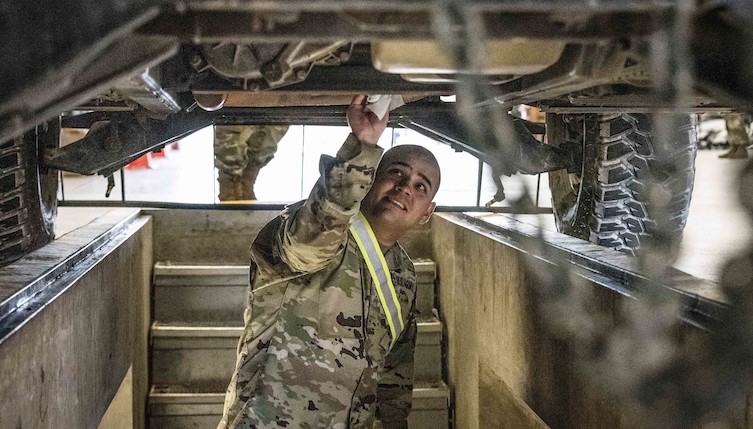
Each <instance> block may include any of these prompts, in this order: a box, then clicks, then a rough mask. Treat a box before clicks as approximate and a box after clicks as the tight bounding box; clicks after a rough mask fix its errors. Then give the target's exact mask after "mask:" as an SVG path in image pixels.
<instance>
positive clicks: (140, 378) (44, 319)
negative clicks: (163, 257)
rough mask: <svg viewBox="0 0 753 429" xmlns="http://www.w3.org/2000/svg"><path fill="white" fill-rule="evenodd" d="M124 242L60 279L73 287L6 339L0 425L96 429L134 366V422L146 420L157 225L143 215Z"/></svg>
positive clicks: (0, 355) (59, 244)
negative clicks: (150, 290)
mask: <svg viewBox="0 0 753 429" xmlns="http://www.w3.org/2000/svg"><path fill="white" fill-rule="evenodd" d="M120 239H122V242H120V243H119V244H118V245H116V246H111V248H110V247H107V246H106V247H105V248H103V249H101V250H100V251H99V253H98V254H97V257H99V258H101V260H100V261H99V262H98V263H97V264H95V265H93V266H84V265H85V264H83V263H82V264H80V265H79V266H77V267H76V268H75V269H74V270H73V271H72V272H69V273H67V274H66V275H65V276H63V278H61V279H60V280H59V282H56V283H60V285H63V284H65V285H66V287H64V288H62V289H61V290H60V291H59V294H58V295H57V296H54V297H51V299H48V300H46V303H45V304H44V305H45V307H44V309H43V311H40V312H39V313H37V314H36V315H35V316H34V317H32V318H30V319H28V320H27V321H25V323H23V324H22V325H21V326H20V327H19V328H18V330H17V331H16V332H15V333H13V334H12V335H11V336H10V337H8V338H7V339H6V340H5V341H3V342H2V343H1V344H0V398H2V401H0V427H3V428H17V429H21V428H29V429H31V428H34V429H36V428H95V427H97V425H98V423H99V422H100V419H101V418H102V415H103V414H104V413H105V410H106V408H107V407H108V406H109V404H110V401H111V400H112V398H113V396H114V395H115V392H116V391H117V390H118V388H119V386H120V385H121V382H122V380H123V378H124V376H125V375H126V372H127V371H128V369H129V367H131V366H132V367H133V371H134V380H133V387H134V393H133V395H134V399H135V400H136V401H138V402H139V404H137V405H135V406H134V413H135V415H134V421H143V419H144V405H143V404H145V403H146V394H147V389H148V386H147V384H146V383H147V380H146V378H145V375H146V358H147V346H148V340H147V339H148V327H149V296H148V285H149V280H150V275H151V261H152V254H151V248H152V224H151V222H150V221H149V219H148V218H137V219H136V220H134V221H133V223H132V224H131V227H130V228H129V229H128V231H127V232H126V233H125V236H121V237H120ZM69 241H70V240H69ZM70 244H71V243H67V245H66V243H65V240H58V241H56V242H55V243H53V244H51V245H49V246H47V247H46V248H45V250H44V251H51V250H55V249H57V251H59V252H67V251H71V250H72V249H73V248H74V247H75V246H74V247H72V246H70ZM19 263H23V260H22V261H20V262H19ZM35 263H36V264H43V263H50V260H49V259H48V260H46V261H45V260H44V259H37V260H36V262H35ZM11 267H12V266H11ZM11 267H6V268H7V269H12V268H11ZM137 374H138V375H137Z"/></svg>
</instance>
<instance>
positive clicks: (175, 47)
mask: <svg viewBox="0 0 753 429" xmlns="http://www.w3.org/2000/svg"><path fill="white" fill-rule="evenodd" d="M0 10H1V12H0V38H1V39H2V43H0V51H1V53H2V54H1V56H2V58H3V62H2V64H1V65H0V94H2V95H0V163H1V164H2V165H1V168H2V169H1V170H0V195H2V206H0V213H1V214H0V219H2V223H0V253H2V256H1V257H0V261H1V262H3V263H7V262H8V261H11V260H13V259H15V258H18V257H19V256H20V255H23V254H25V253H27V252H29V251H30V250H31V249H33V248H36V247H39V246H41V245H43V244H44V243H46V242H48V241H49V240H51V238H52V236H53V231H52V225H53V223H54V217H55V212H56V204H57V200H56V188H57V176H56V173H55V170H58V169H62V170H68V171H73V172H77V173H81V174H102V175H104V176H106V177H107V176H111V175H112V174H113V172H115V171H117V170H118V169H120V168H121V167H123V166H124V165H126V164H127V163H129V162H130V161H132V160H134V159H135V158H137V157H138V156H140V155H142V154H144V153H146V152H148V151H153V150H156V149H159V148H160V147H163V146H164V145H166V144H168V143H170V142H172V141H175V140H176V139H179V138H181V137H183V136H185V135H187V134H190V133H191V132H193V131H196V130H198V129H200V128H202V127H205V126H207V125H210V124H213V123H214V124H276V123H297V124H344V111H345V107H346V105H347V103H348V101H349V100H350V98H351V96H352V94H355V93H369V94H401V95H403V97H404V98H405V99H406V100H412V102H410V103H408V104H407V105H406V106H405V107H403V108H401V109H398V110H396V111H395V112H393V114H392V116H391V123H392V124H393V125H395V126H404V127H408V128H411V129H414V130H417V131H420V132H422V133H423V134H426V135H428V136H430V137H432V138H435V139H437V140H439V141H441V142H444V143H447V144H449V145H451V146H452V147H454V148H456V149H459V150H465V151H468V152H470V153H471V154H473V155H474V156H477V157H478V158H479V159H482V160H483V161H485V162H487V163H489V164H490V165H491V166H492V167H493V168H494V169H495V172H497V173H498V174H503V175H510V174H514V173H516V172H523V173H538V172H542V171H551V174H550V186H551V189H552V194H553V212H554V216H555V217H556V221H557V225H558V227H559V228H560V230H561V231H563V232H565V233H567V234H570V235H573V236H576V237H581V238H584V239H587V240H591V241H593V242H596V243H599V244H602V245H605V246H609V247H613V248H616V249H620V250H624V251H626V252H634V251H635V250H636V249H638V248H640V246H641V245H642V243H643V242H644V241H645V240H646V238H647V237H650V236H652V235H656V234H657V233H661V234H665V235H666V234H669V235H671V236H678V235H679V234H680V232H681V230H682V228H683V226H684V224H685V219H686V217H687V210H688V205H689V201H690V197H691V193H692V186H693V175H694V166H693V164H694V158H695V148H696V133H695V120H694V117H695V113H697V112H705V111H718V112H722V111H725V110H730V109H736V108H745V107H747V106H749V104H750V101H751V100H753V86H751V85H750V84H749V82H751V79H750V77H751V73H753V67H751V64H750V62H751V58H753V55H750V53H749V52H748V50H750V46H753V43H751V40H752V39H751V30H750V28H753V26H751V23H753V13H752V12H751V10H753V9H751V8H750V7H748V5H747V3H746V2H744V1H731V0H730V1H688V0H677V1H637V0H600V1H585V0H582V1H580V0H542V1H536V2H533V1H523V0H506V1H501V0H500V1H495V0H437V1H434V0H383V1H379V2H375V1H365V0H352V1H351V0H348V1H346V0H305V1H304V0H286V1H254V0H240V1H239V0H234V1H228V0H181V1H175V0H161V1H156V0H146V1H133V0H127V1H122V0H102V1H98V2H83V1H79V0H55V1H51V0H41V1H36V2H25V1H18V0H12V1H6V2H4V3H3V7H2V9H0ZM445 95H456V97H457V98H456V102H455V103H446V102H444V101H442V99H441V98H440V96H445ZM520 104H526V105H531V106H536V107H539V108H541V109H543V110H544V111H545V112H546V124H540V123H532V122H527V121H523V120H520V119H517V118H514V117H512V116H510V115H509V113H508V111H509V110H510V108H512V107H513V106H515V105H520ZM61 126H62V127H72V128H87V129H90V132H89V133H88V134H87V135H86V137H85V138H83V139H81V140H80V141H77V142H75V143H73V144H70V145H66V146H65V147H57V142H58V133H59V129H60V127H61ZM536 134H541V135H543V134H545V135H546V139H545V141H546V144H545V145H543V144H541V143H539V142H538V140H537V139H536V138H534V136H535V135H536Z"/></svg>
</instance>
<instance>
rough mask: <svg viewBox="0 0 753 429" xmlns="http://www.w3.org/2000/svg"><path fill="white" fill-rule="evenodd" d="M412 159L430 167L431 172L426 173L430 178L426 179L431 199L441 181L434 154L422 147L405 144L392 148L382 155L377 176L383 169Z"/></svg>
mask: <svg viewBox="0 0 753 429" xmlns="http://www.w3.org/2000/svg"><path fill="white" fill-rule="evenodd" d="M412 157H418V158H421V159H423V160H425V161H426V162H427V163H428V164H429V165H430V166H431V167H432V168H431V170H432V171H430V172H427V176H431V177H426V178H427V179H428V180H429V182H430V184H431V191H432V193H431V196H432V198H433V197H434V196H435V195H436V194H437V191H438V190H439V182H440V181H441V174H440V169H439V162H437V158H436V157H435V156H434V154H433V153H431V151H430V150H429V149H426V148H425V147H423V146H418V145H414V144H406V145H399V146H394V147H392V148H391V149H389V150H388V151H386V152H385V153H384V156H382V160H381V161H380V162H379V167H378V168H377V173H376V174H377V176H379V174H380V173H382V172H383V171H384V169H386V168H387V167H389V166H390V165H392V164H394V163H396V162H397V163H400V162H403V161H405V160H408V159H410V158H412Z"/></svg>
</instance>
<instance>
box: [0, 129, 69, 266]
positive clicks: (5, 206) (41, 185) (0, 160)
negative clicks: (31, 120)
mask: <svg viewBox="0 0 753 429" xmlns="http://www.w3.org/2000/svg"><path fill="white" fill-rule="evenodd" d="M59 138H60V126H59V121H57V120H54V121H50V122H49V123H46V124H42V125H38V126H36V127H35V128H34V129H32V130H31V131H29V132H28V133H26V134H25V135H24V136H23V137H21V138H17V139H14V140H11V141H8V142H5V143H2V144H0V266H4V265H7V264H9V263H11V262H13V261H15V260H16V259H19V258H20V257H22V256H23V255H25V254H27V253H29V252H31V251H32V250H35V249H38V248H40V247H42V246H44V245H45V244H47V243H49V242H51V241H52V240H53V239H54V238H55V232H54V225H55V218H56V216H57V186H58V173H57V170H46V171H45V169H43V168H41V160H42V153H43V152H44V150H45V149H48V148H55V147H58V146H59Z"/></svg>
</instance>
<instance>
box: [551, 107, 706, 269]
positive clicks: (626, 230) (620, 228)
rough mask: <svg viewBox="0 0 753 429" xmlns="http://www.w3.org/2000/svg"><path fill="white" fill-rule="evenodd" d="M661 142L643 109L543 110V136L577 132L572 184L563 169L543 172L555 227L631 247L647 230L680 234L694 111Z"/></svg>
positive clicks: (555, 138) (554, 139)
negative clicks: (578, 153) (578, 160)
mask: <svg viewBox="0 0 753 429" xmlns="http://www.w3.org/2000/svg"><path fill="white" fill-rule="evenodd" d="M675 125H676V133H675V134H674V137H675V138H674V139H666V140H671V141H668V142H667V143H666V144H664V145H663V146H666V147H660V146H661V145H660V144H659V143H658V139H656V138H654V136H653V134H654V126H653V123H652V120H651V117H650V116H648V115H645V114H628V113H622V114H612V115H597V114H587V115H579V116H574V115H570V116H565V115H555V114H547V139H548V142H549V143H550V144H553V145H556V146H559V145H561V144H562V143H564V142H566V141H571V142H572V141H574V140H575V139H580V142H581V143H582V145H583V163H582V168H581V171H580V173H579V174H576V175H575V176H578V177H579V178H580V183H577V182H576V185H573V182H574V181H573V180H572V176H571V175H569V174H568V173H567V172H566V171H565V170H559V171H556V172H550V174H549V186H550V189H551V191H552V208H553V211H554V216H555V221H556V223H557V228H558V229H559V231H560V232H564V233H565V234H568V235H571V236H574V237H578V238H582V239H585V240H589V241H591V242H593V243H596V244H599V245H601V246H605V247H610V248H613V249H616V250H620V251H624V252H626V253H630V254H635V252H636V251H637V250H638V249H640V247H641V244H642V243H644V242H645V240H646V238H647V237H649V236H654V237H655V236H657V235H658V234H662V235H661V236H662V237H663V238H665V239H667V240H679V238H680V237H681V235H682V230H683V228H684V227H685V224H686V222H687V216H688V210H689V207H690V197H691V194H692V192H693V179H694V177H695V155H696V149H697V145H696V141H697V137H696V127H695V118H694V117H693V116H683V117H682V119H681V120H680V121H679V123H678V122H675Z"/></svg>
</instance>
